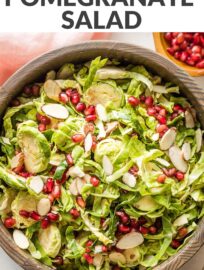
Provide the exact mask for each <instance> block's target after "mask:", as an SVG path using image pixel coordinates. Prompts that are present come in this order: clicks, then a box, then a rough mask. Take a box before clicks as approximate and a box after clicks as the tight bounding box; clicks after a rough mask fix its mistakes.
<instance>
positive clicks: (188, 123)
mask: <svg viewBox="0 0 204 270" xmlns="http://www.w3.org/2000/svg"><path fill="white" fill-rule="evenodd" d="M185 122H186V128H194V127H195V121H194V118H193V115H192V113H191V112H190V111H189V110H186V111H185Z"/></svg>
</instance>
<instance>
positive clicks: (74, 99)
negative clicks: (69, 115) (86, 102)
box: [71, 94, 80, 105]
mask: <svg viewBox="0 0 204 270" xmlns="http://www.w3.org/2000/svg"><path fill="white" fill-rule="evenodd" d="M71 102H72V104H74V105H76V104H78V103H79V102H80V95H79V94H74V95H72V96H71Z"/></svg>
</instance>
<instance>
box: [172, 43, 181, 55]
mask: <svg viewBox="0 0 204 270" xmlns="http://www.w3.org/2000/svg"><path fill="white" fill-rule="evenodd" d="M172 49H173V51H174V53H175V52H177V51H179V50H180V47H179V45H176V44H175V45H173V47H172Z"/></svg>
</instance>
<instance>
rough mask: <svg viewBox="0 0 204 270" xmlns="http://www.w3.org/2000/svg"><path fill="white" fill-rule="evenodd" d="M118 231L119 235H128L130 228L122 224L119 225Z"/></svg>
mask: <svg viewBox="0 0 204 270" xmlns="http://www.w3.org/2000/svg"><path fill="white" fill-rule="evenodd" d="M118 231H119V232H121V233H129V232H130V227H129V226H126V225H124V224H119V225H118Z"/></svg>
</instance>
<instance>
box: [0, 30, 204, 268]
mask: <svg viewBox="0 0 204 270" xmlns="http://www.w3.org/2000/svg"><path fill="white" fill-rule="evenodd" d="M110 39H112V40H119V41H123V42H129V43H134V44H137V45H141V46H143V47H146V48H150V49H153V50H154V49H155V48H154V42H153V38H152V34H151V33H127V34H126V33H113V34H112V36H111V38H110ZM195 80H196V81H197V83H198V84H199V85H200V86H201V87H204V77H200V78H196V79H195ZM203 254H204V247H203V248H201V250H200V251H199V252H198V253H197V254H196V255H195V256H194V257H193V258H192V259H191V261H189V262H188V263H187V264H185V265H184V266H183V267H182V268H181V269H180V270H204V257H203ZM0 270H22V268H20V267H19V266H18V265H17V264H16V263H14V262H13V261H12V260H11V259H10V258H9V257H8V255H7V254H6V253H5V252H4V251H3V250H2V249H1V248H0Z"/></svg>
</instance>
